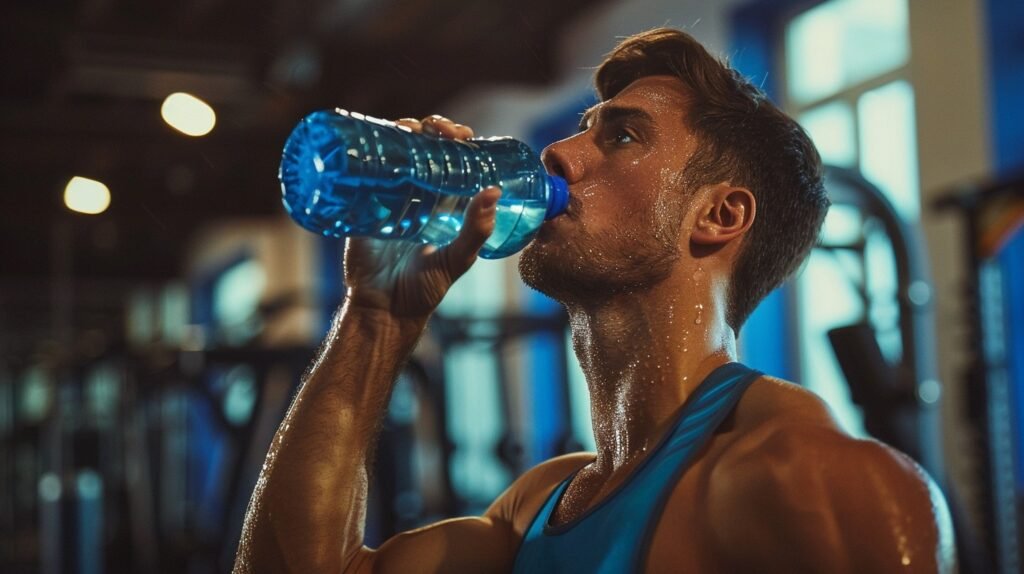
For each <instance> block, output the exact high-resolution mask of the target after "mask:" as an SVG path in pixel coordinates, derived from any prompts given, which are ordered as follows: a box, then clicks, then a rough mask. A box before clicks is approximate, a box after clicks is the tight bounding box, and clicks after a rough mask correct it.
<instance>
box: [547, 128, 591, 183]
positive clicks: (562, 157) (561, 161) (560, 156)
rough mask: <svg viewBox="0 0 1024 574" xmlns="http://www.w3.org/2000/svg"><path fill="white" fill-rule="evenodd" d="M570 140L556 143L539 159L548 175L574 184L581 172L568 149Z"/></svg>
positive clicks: (578, 163)
mask: <svg viewBox="0 0 1024 574" xmlns="http://www.w3.org/2000/svg"><path fill="white" fill-rule="evenodd" d="M570 140H572V138H569V139H564V140H561V141H557V142H555V143H553V144H551V145H549V146H548V147H546V148H544V151H542V152H541V154H540V159H541V161H542V162H543V163H544V167H545V168H546V169H547V170H548V173H551V174H554V175H558V176H561V177H563V178H565V180H566V181H567V182H569V183H570V184H571V183H575V182H577V181H579V179H580V177H581V176H582V175H583V173H582V172H583V170H582V167H581V165H580V161H579V159H578V158H575V157H574V156H573V155H572V154H571V153H570V150H569V149H568V146H567V143H568V142H569V141H570Z"/></svg>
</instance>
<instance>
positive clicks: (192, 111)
mask: <svg viewBox="0 0 1024 574" xmlns="http://www.w3.org/2000/svg"><path fill="white" fill-rule="evenodd" d="M160 115H161V116H163V118H164V121H165V122H167V125H169V126H171V127H172V128H174V129H176V130H178V131H179V132H181V133H183V134H186V135H190V136H205V135H206V134H208V133H210V130H212V129H213V126H214V125H216V124H217V114H216V113H214V111H213V108H211V107H210V104H207V103H206V102H204V101H203V100H200V99H199V98H197V97H195V96H193V95H192V94H186V93H185V92H175V93H173V94H171V95H169V96H167V98H166V99H164V103H163V105H162V106H160Z"/></svg>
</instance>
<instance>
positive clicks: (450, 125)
mask: <svg viewBox="0 0 1024 574" xmlns="http://www.w3.org/2000/svg"><path fill="white" fill-rule="evenodd" d="M397 123H398V124H399V125H402V126H405V127H407V128H409V129H410V130H412V131H414V132H417V133H427V134H433V135H437V136H440V137H447V138H452V139H467V138H470V137H472V136H473V130H472V129H470V128H469V127H467V126H463V125H461V124H456V123H454V122H452V121H451V120H449V119H447V118H443V117H441V116H430V117H429V118H425V119H423V120H422V121H420V120H413V119H402V120H398V122H397ZM500 196H501V190H500V189H498V188H496V187H489V188H487V189H485V190H483V191H481V192H480V193H478V194H477V195H476V196H475V197H474V198H473V199H472V201H470V203H469V207H468V209H467V211H466V218H465V221H464V222H463V227H462V230H461V231H460V232H459V235H458V237H456V238H455V240H454V241H452V243H450V244H449V245H447V246H445V247H443V248H441V249H438V248H436V247H433V246H423V245H419V244H415V243H410V242H405V241H385V240H379V239H366V238H350V239H349V240H348V242H347V244H346V248H345V283H346V284H347V285H348V300H349V304H350V305H352V306H354V307H357V308H364V309H373V310H381V311H387V312H388V313H390V314H391V315H392V316H394V317H396V318H412V319H423V318H426V317H427V316H429V315H430V313H431V312H433V310H434V309H435V308H436V307H437V306H438V305H439V304H440V303H441V299H442V298H444V295H445V293H447V292H448V289H449V288H450V287H451V286H452V283H454V282H455V280H456V279H458V278H459V277H460V276H462V274H463V273H465V272H466V271H467V270H468V269H469V268H470V266H471V265H473V262H474V261H476V258H477V253H478V252H479V251H480V247H481V246H483V244H484V242H485V241H486V240H487V238H488V237H489V236H490V234H491V232H492V231H493V230H494V216H495V211H496V210H495V205H496V204H497V202H498V198H499V197H500Z"/></svg>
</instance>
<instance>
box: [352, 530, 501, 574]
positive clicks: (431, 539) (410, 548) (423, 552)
mask: <svg viewBox="0 0 1024 574" xmlns="http://www.w3.org/2000/svg"><path fill="white" fill-rule="evenodd" d="M517 548H518V537H517V536H516V533H515V532H514V530H513V528H512V526H511V525H510V524H508V523H507V522H504V521H501V520H496V519H493V518H490V517H472V518H453V519H450V520H445V521H442V522H438V523H436V524H431V525H429V526H424V527H423V528H418V529H416V530H410V531H408V532H403V533H401V534H398V535H396V536H394V537H392V538H391V539H389V540H388V541H387V542H385V543H384V544H382V545H381V547H380V548H378V549H376V550H371V549H369V548H366V547H363V548H362V549H361V550H360V551H359V553H358V554H357V555H356V556H355V557H354V558H353V559H352V561H351V563H350V564H349V567H348V568H347V569H346V571H347V572H354V573H358V574H369V573H373V574H378V573H379V574H391V573H393V572H394V573H407V572H511V570H512V563H513V561H514V559H515V553H516V549H517Z"/></svg>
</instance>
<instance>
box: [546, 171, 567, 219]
mask: <svg viewBox="0 0 1024 574" xmlns="http://www.w3.org/2000/svg"><path fill="white" fill-rule="evenodd" d="M567 207H569V183H568V182H567V181H565V179H563V178H561V177H559V176H557V175H548V211H547V213H545V214H544V221H547V220H549V219H554V218H555V217H558V216H559V215H562V214H563V213H565V209H566V208H567Z"/></svg>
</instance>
